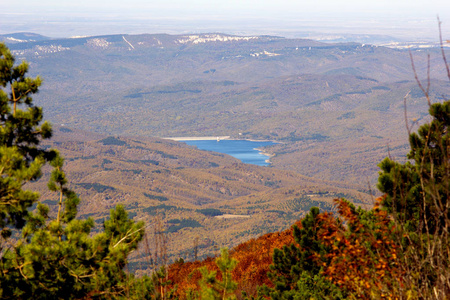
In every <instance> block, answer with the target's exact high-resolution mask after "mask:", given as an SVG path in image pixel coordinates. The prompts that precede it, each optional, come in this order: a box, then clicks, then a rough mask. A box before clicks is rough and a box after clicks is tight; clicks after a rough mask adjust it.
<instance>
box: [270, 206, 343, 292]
mask: <svg viewBox="0 0 450 300" xmlns="http://www.w3.org/2000/svg"><path fill="white" fill-rule="evenodd" d="M301 223H302V226H301V228H299V227H298V226H297V225H294V227H293V235H294V239H295V242H296V244H297V245H298V246H297V245H296V244H291V245H289V246H287V245H286V246H284V247H283V249H275V250H274V253H273V264H272V265H271V272H270V273H269V274H268V275H269V278H270V279H271V280H272V282H273V284H274V288H268V287H263V288H262V293H263V294H265V295H267V296H270V297H271V298H272V299H310V298H313V299H343V298H344V297H343V294H342V291H340V290H339V288H337V287H336V286H335V285H333V284H332V283H331V282H330V281H328V280H327V279H326V278H325V277H324V276H322V274H321V273H322V266H321V265H322V263H324V264H326V263H327V261H325V255H326V254H327V253H328V252H329V249H328V248H327V247H326V246H325V245H324V243H323V241H321V239H320V237H319V235H318V233H319V230H320V229H321V226H322V224H321V222H320V220H319V209H318V208H317V207H313V208H311V211H310V212H309V213H308V214H307V215H306V216H305V218H304V219H303V220H302V222H301ZM315 258H318V259H319V260H320V259H323V260H324V261H322V262H321V263H319V262H318V261H317V259H315Z"/></svg>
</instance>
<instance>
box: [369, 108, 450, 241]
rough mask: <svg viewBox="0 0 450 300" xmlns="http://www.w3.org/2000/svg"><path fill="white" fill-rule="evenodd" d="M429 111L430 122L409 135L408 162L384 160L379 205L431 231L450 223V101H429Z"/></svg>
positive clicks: (403, 220) (379, 184) (408, 221)
mask: <svg viewBox="0 0 450 300" xmlns="http://www.w3.org/2000/svg"><path fill="white" fill-rule="evenodd" d="M429 112H430V115H431V117H432V121H431V123H429V124H424V125H422V126H421V127H420V128H419V130H418V132H417V133H415V132H414V133H411V134H410V136H409V144H410V147H411V151H410V152H409V154H408V156H407V157H408V159H410V160H411V161H410V162H407V163H405V164H400V163H398V162H395V161H393V160H391V159H389V158H386V159H385V160H383V161H382V162H381V164H380V168H381V170H382V172H381V174H380V177H379V183H378V187H379V189H380V190H381V191H382V192H384V193H386V198H385V200H384V201H383V203H382V204H383V205H384V206H385V207H386V208H387V209H388V211H389V212H390V213H393V214H395V215H396V217H397V219H398V220H399V221H401V222H402V223H405V224H407V225H409V226H408V228H409V229H411V230H414V229H419V230H421V231H426V232H429V233H434V232H436V231H440V230H442V229H444V228H448V227H449V225H450V224H449V223H448V220H450V210H449V209H448V205H449V204H448V201H449V199H450V186H449V184H450V180H449V179H450V162H449V160H448V157H449V155H450V133H449V126H450V102H448V101H446V102H444V103H435V104H432V105H431V106H430V110H429Z"/></svg>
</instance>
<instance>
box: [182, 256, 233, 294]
mask: <svg viewBox="0 0 450 300" xmlns="http://www.w3.org/2000/svg"><path fill="white" fill-rule="evenodd" d="M237 263H238V262H237V260H235V259H234V258H231V257H230V255H229V253H228V249H226V248H223V249H221V256H220V257H218V258H216V265H217V267H218V268H219V270H220V274H221V276H222V280H219V279H218V278H217V272H216V271H209V270H208V269H207V268H206V267H202V268H200V273H201V274H202V278H201V280H200V281H199V285H200V299H202V300H217V299H221V300H226V299H236V295H235V294H234V291H235V290H236V288H237V283H236V282H234V281H233V279H232V278H231V272H232V271H233V269H234V268H235V267H236V265H237ZM188 298H194V299H195V298H198V295H193V291H189V294H188Z"/></svg>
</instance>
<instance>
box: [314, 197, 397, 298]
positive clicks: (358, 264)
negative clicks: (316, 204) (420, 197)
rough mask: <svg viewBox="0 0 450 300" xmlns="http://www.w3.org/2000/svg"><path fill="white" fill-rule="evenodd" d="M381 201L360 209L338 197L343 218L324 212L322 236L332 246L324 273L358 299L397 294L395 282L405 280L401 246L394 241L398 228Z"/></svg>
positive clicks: (324, 266)
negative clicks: (400, 259) (401, 260)
mask: <svg viewBox="0 0 450 300" xmlns="http://www.w3.org/2000/svg"><path fill="white" fill-rule="evenodd" d="M378 203H379V202H377V204H376V205H375V207H374V208H373V210H372V211H368V212H367V211H363V210H361V209H360V210H356V209H355V208H354V206H353V205H351V204H350V203H349V202H347V201H345V200H342V199H337V200H336V204H337V208H338V212H339V217H337V218H336V217H334V216H333V215H332V214H330V213H322V214H321V215H320V216H319V220H320V222H321V224H322V227H321V228H320V230H319V237H320V239H321V241H322V243H323V244H324V245H325V246H326V247H327V248H328V249H329V251H328V253H326V254H325V257H320V255H317V256H316V258H315V259H316V261H317V262H322V261H324V260H325V261H327V262H328V263H323V269H322V274H323V275H324V276H325V277H326V278H327V279H328V280H330V281H331V282H332V283H333V284H335V285H336V286H338V287H340V288H342V289H344V290H345V291H347V292H349V293H350V294H352V295H353V296H356V297H358V298H366V299H367V298H380V299H381V298H388V297H391V298H392V297H393V295H392V294H391V293H392V291H393V290H398V289H397V288H396V287H395V285H398V284H401V283H402V275H403V274H402V269H401V268H400V265H399V259H398V258H399V257H398V256H399V245H398V244H396V243H395V242H394V240H393V237H394V235H395V227H394V226H393V225H392V222H391V221H390V219H389V217H388V215H387V213H386V211H384V210H381V209H380V207H379V204H378Z"/></svg>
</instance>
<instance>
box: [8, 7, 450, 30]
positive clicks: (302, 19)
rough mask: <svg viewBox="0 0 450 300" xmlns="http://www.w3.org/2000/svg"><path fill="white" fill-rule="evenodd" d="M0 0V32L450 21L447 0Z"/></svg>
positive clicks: (366, 26) (422, 25)
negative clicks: (438, 19) (438, 18)
mask: <svg viewBox="0 0 450 300" xmlns="http://www.w3.org/2000/svg"><path fill="white" fill-rule="evenodd" d="M0 1H1V2H3V3H2V4H1V11H0V33H8V32H15V31H24V30H25V31H35V32H36V31H37V32H38V33H41V34H48V35H60V36H67V35H73V34H77V33H79V34H89V33H95V34H101V33H105V34H106V33H108V34H109V33H111V32H113V31H117V30H121V31H122V32H121V33H137V32H139V31H141V32H149V33H151V32H152V31H153V32H155V31H158V30H159V31H161V30H162V31H171V32H169V33H174V32H176V31H177V30H178V31H183V32H187V31H202V30H207V27H208V22H210V23H209V24H210V26H211V29H212V30H220V29H223V30H227V26H228V29H229V31H236V30H237V29H239V30H241V31H242V32H247V31H248V32H251V31H252V30H258V29H259V30H263V29H267V30H269V31H270V29H271V28H272V29H273V30H274V31H283V30H286V31H292V30H294V29H295V28H297V30H298V31H303V30H306V31H307V30H311V28H313V27H317V28H318V27H320V28H322V29H321V30H326V29H327V28H330V30H337V28H338V27H339V28H341V30H347V31H349V32H356V31H358V30H359V31H364V30H373V31H374V32H372V33H379V34H384V33H388V32H389V29H391V30H392V29H396V28H397V29H399V30H400V31H402V30H408V29H409V30H411V32H413V31H417V30H419V31H420V30H424V31H425V30H428V31H429V32H431V31H432V30H435V29H436V15H438V14H439V16H440V18H441V20H442V21H443V22H444V26H443V27H444V29H445V30H446V28H449V27H450V0H372V1H367V0H314V1H311V0H307V1H305V0H295V1H292V0H190V1H185V0H160V1H154V0H108V1H100V0H70V1H67V0H39V1H36V0H16V1H5V0H0ZM183 22H184V24H183ZM183 25H184V26H183ZM127 26H128V27H127ZM158 26H159V27H158ZM246 26H248V27H246ZM261 26H262V27H261ZM271 26H272V27H271ZM432 26H433V29H432V28H431V27H432ZM377 28H378V29H377ZM33 29H35V30H33ZM377 30H378V31H377ZM104 31H108V32H104ZM58 33H59V34H58ZM417 34H418V33H417Z"/></svg>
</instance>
